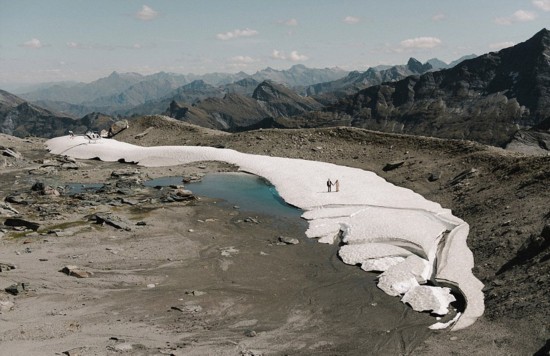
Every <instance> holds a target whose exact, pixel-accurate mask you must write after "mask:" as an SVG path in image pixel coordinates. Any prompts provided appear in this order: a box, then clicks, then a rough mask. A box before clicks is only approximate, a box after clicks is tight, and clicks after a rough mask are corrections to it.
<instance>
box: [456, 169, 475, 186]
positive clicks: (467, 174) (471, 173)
mask: <svg viewBox="0 0 550 356" xmlns="http://www.w3.org/2000/svg"><path fill="white" fill-rule="evenodd" d="M478 174H479V172H478V170H477V169H475V168H470V169H467V170H465V171H462V172H460V173H459V174H458V175H457V176H456V177H454V178H453V179H452V180H451V181H450V182H449V185H457V184H458V183H461V182H463V181H464V180H466V179H470V178H474V177H476V176H477V175H478Z"/></svg>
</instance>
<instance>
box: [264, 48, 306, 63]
mask: <svg viewBox="0 0 550 356" xmlns="http://www.w3.org/2000/svg"><path fill="white" fill-rule="evenodd" d="M271 58H273V59H280V60H283V61H291V62H301V61H307V60H308V59H309V57H308V56H306V55H303V54H299V53H298V51H292V52H290V54H289V55H288V56H287V55H286V54H285V52H283V51H279V50H276V49H274V50H273V52H272V53H271Z"/></svg>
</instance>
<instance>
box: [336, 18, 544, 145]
mask: <svg viewBox="0 0 550 356" xmlns="http://www.w3.org/2000/svg"><path fill="white" fill-rule="evenodd" d="M329 111H330V112H332V113H334V114H336V113H338V114H339V115H341V114H342V113H347V114H348V115H349V116H350V118H351V125H353V126H358V127H364V128H369V129H373V130H380V131H393V132H403V133H411V134H419V135H429V136H436V137H444V138H458V139H462V138H464V139H470V140H475V141H479V142H482V143H487V144H492V145H499V146H501V145H504V144H505V143H506V142H508V141H509V140H510V138H511V136H512V135H513V133H514V132H516V131H517V130H518V128H528V127H532V126H535V125H537V124H539V123H541V122H543V121H544V120H547V119H548V118H549V117H550V31H548V30H546V29H543V30H541V31H540V32H538V33H537V34H536V35H535V36H533V37H532V38H531V39H529V40H527V41H526V42H523V43H520V44H518V45H516V46H513V47H510V48H505V49H503V50H501V51H499V52H496V53H495V52H491V53H488V54H485V55H482V56H479V57H476V58H473V59H469V60H465V61H462V62H461V63H459V64H458V65H456V66H455V67H453V68H451V69H444V70H441V71H436V72H427V73H425V74H423V75H415V76H409V77H407V78H405V79H402V80H400V81H397V82H386V83H383V84H380V85H376V86H372V87H369V88H367V89H364V90H362V91H360V92H358V93H357V94H355V95H353V96H350V97H348V98H345V99H343V100H341V101H340V102H339V103H338V104H337V105H334V106H333V107H331V108H330V109H329Z"/></svg>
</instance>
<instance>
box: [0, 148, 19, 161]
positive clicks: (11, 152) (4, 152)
mask: <svg viewBox="0 0 550 356" xmlns="http://www.w3.org/2000/svg"><path fill="white" fill-rule="evenodd" d="M2 156H7V157H12V158H15V159H21V158H23V156H22V155H21V153H19V152H17V151H15V150H13V149H11V148H4V149H3V150H2Z"/></svg>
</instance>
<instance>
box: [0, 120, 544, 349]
mask: <svg viewBox="0 0 550 356" xmlns="http://www.w3.org/2000/svg"><path fill="white" fill-rule="evenodd" d="M117 139H119V140H123V141H126V142H130V143H134V144H139V145H145V146H151V145H201V146H205V145H206V146H215V147H226V148H232V149H236V150H239V151H242V152H248V153H256V154H264V155H273V156H283V157H294V158H304V159H312V160H319V161H325V162H332V163H336V164H340V165H346V166H352V167H357V168H361V169H365V170H370V171H373V172H375V173H377V174H379V175H380V176H382V177H384V178H385V179H387V180H388V181H390V182H392V183H394V184H396V185H400V186H404V187H407V188H410V189H413V190H415V191H416V192H418V193H420V194H422V195H423V196H425V197H426V198H427V199H430V200H433V201H436V202H439V203H441V205H442V206H443V207H447V208H450V209H452V211H453V214H454V215H456V216H458V217H460V218H462V219H464V220H465V221H466V222H468V223H469V224H470V229H471V230H470V235H469V238H468V243H469V246H470V248H471V249H472V251H473V253H474V256H475V262H476V267H475V269H474V273H475V275H476V276H477V277H478V278H480V279H481V280H482V282H483V283H484V284H485V286H486V287H485V290H484V292H485V298H486V313H485V315H484V317H483V318H481V319H480V320H478V322H476V323H475V324H474V325H473V326H472V327H470V328H468V329H465V330H461V331H459V332H456V333H448V332H446V331H439V332H436V331H428V329H427V328H426V326H427V325H429V323H430V321H429V318H428V316H427V315H423V314H418V313H413V314H411V312H407V311H406V310H407V307H406V306H404V305H401V303H400V302H398V301H396V300H393V299H392V298H391V297H387V296H385V295H384V294H383V293H382V292H381V291H378V290H377V289H376V287H375V283H374V278H376V275H374V274H369V273H364V272H361V271H360V270H359V268H355V267H353V266H345V265H343V263H342V262H341V261H339V260H338V259H337V257H336V256H335V253H334V251H335V249H334V248H332V247H331V246H328V245H320V244H317V243H313V242H312V241H304V240H303V236H304V235H303V231H304V230H305V226H304V225H303V224H301V223H299V222H296V221H281V220H278V219H277V218H275V217H270V216H257V215H251V213H250V212H244V211H241V210H239V209H233V208H232V207H231V206H229V207H223V206H221V205H218V204H215V203H214V202H213V201H212V200H211V199H206V198H202V199H198V198H197V197H195V196H194V195H193V194H192V193H190V192H188V191H187V190H186V189H185V186H184V185H185V183H182V185H183V187H182V186H180V187H176V186H174V187H166V188H163V189H154V188H146V187H143V186H142V185H141V182H142V181H143V180H145V179H147V178H154V177H160V176H168V175H179V176H183V177H187V178H185V179H186V181H192V180H194V179H200V176H201V175H203V174H205V173H207V172H211V171H231V170H234V167H230V166H227V165H223V164H217V163H215V162H204V163H200V164H197V165H192V166H181V167H180V166H178V167H169V168H168V167H166V168H162V167H161V168H154V169H153V168H147V169H146V168H143V167H136V166H131V165H123V164H120V163H104V162H98V161H83V162H79V161H77V162H74V161H71V160H67V159H64V158H62V157H52V156H50V155H48V154H47V153H46V152H45V151H44V150H43V146H42V142H43V140H42V139H25V140H23V139H18V138H15V137H11V136H5V135H2V136H1V141H0V145H1V146H2V154H3V155H2V157H0V158H1V160H0V166H1V167H2V170H1V171H0V174H1V176H2V179H0V182H1V184H0V192H1V193H0V194H1V195H2V197H3V203H2V204H3V205H2V209H1V210H0V213H1V216H2V220H3V221H4V226H3V228H2V230H1V231H2V238H1V239H0V243H1V244H2V249H1V251H2V252H1V253H0V267H1V269H0V270H1V272H0V283H1V285H0V287H1V288H2V290H5V292H3V293H0V306H1V307H2V309H1V310H2V311H1V313H2V314H1V317H2V318H3V320H4V322H3V323H2V327H1V328H0V340H1V343H2V345H3V348H4V349H5V350H8V351H11V352H12V354H16V352H17V350H26V351H27V352H26V353H25V354H44V353H43V351H44V350H48V352H49V353H54V352H57V353H61V352H66V354H68V355H72V354H84V355H88V354H90V355H91V354H115V353H121V352H127V353H131V354H142V355H157V354H174V355H183V354H185V355H189V354H197V355H198V354H206V353H216V354H231V355H234V354H241V355H253V354H254V355H255V354H293V355H295V354H304V355H307V354H311V353H315V354H326V355H333V354H347V355H353V354H357V355H363V354H365V350H371V351H372V353H374V354H419V355H435V354H449V353H454V354H474V355H481V354H483V355H488V354H495V355H496V354H514V355H516V354H521V355H523V354H533V353H535V352H537V351H538V352H539V353H540V354H547V353H548V350H549V348H550V345H549V343H548V340H549V338H550V333H549V330H548V327H547V326H548V321H549V320H550V304H549V300H548V298H547V295H546V291H547V290H548V289H549V287H550V280H549V276H550V249H549V245H550V230H549V223H550V210H549V209H548V201H550V196H549V195H550V191H549V190H548V189H547V187H548V186H549V183H550V164H549V163H550V158H549V157H532V156H527V155H523V154H519V153H511V152H508V151H505V150H502V149H498V148H494V147H490V146H484V145H481V144H477V143H474V142H470V141H457V140H443V139H436V138H427V137H419V136H407V135H398V134H387V133H377V132H373V131H367V130H364V129H360V128H348V127H334V128H324V129H295V130H294V129H287V130H277V129H273V130H265V129H264V130H257V131H249V132H241V133H234V134H228V133H224V132H220V131H214V130H206V129H203V128H200V127H197V126H192V125H188V124H185V123H182V122H179V121H177V120H173V119H167V118H163V117H153V116H151V117H144V118H140V119H138V120H136V121H134V122H133V123H132V124H131V125H130V128H128V129H127V130H125V131H122V132H121V133H120V134H119V135H118V136H117ZM335 178H337V172H335ZM98 182H102V183H103V182H106V183H108V185H107V186H106V187H104V188H103V189H101V190H100V191H97V192H89V193H86V192H77V193H75V194H73V193H70V191H69V190H68V189H67V188H64V187H65V185H66V184H68V183H79V184H82V183H98ZM278 236H290V237H293V238H296V239H298V240H299V244H297V245H286V244H285V243H284V242H281V241H280V240H279V239H278ZM308 242H311V243H308ZM78 276H80V277H85V278H77V277H78ZM283 276H284V277H283ZM298 285H299V286H302V287H301V288H299V289H298V290H296V286H298ZM456 307H457V308H460V306H459V305H457V306H456ZM358 311H361V312H360V313H359V312H358ZM350 321H351V322H350ZM37 350H41V351H42V353H40V351H37Z"/></svg>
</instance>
